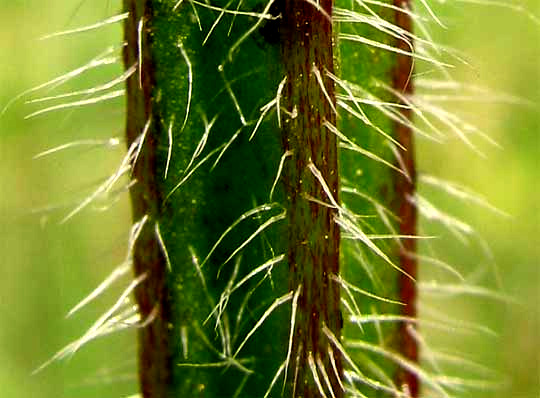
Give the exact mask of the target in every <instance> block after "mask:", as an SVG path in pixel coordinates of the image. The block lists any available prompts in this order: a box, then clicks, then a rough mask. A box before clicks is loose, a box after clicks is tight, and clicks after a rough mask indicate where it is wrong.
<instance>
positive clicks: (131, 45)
mask: <svg viewBox="0 0 540 398" xmlns="http://www.w3.org/2000/svg"><path fill="white" fill-rule="evenodd" d="M145 3H146V2H145V1H141V0H125V2H124V9H125V10H126V11H129V13H130V18H128V19H127V20H126V23H125V27H124V29H125V31H124V36H125V41H126V43H127V45H126V46H125V47H124V63H125V65H126V66H129V65H133V64H135V63H142V64H143V65H144V73H141V74H134V75H132V76H131V77H130V78H129V79H128V80H127V82H126V90H127V96H126V98H127V100H128V103H127V112H126V137H127V145H128V147H129V146H131V145H132V144H133V143H134V142H135V141H136V140H137V139H138V138H139V137H140V136H141V134H143V132H145V137H144V145H142V146H141V147H140V152H139V154H138V156H137V158H136V160H135V163H134V164H132V166H133V169H132V177H133V179H134V180H135V181H136V184H135V185H134V186H133V187H132V188H131V190H130V194H131V205H132V206H131V207H132V214H133V219H134V220H135V221H138V220H141V219H142V218H143V217H144V216H148V219H147V220H148V221H147V223H146V224H145V226H144V227H143V229H142V231H141V233H140V235H139V236H138V238H137V241H136V244H135V247H134V252H133V268H134V271H135V275H136V276H139V275H142V274H145V275H146V278H145V280H144V281H143V282H142V283H141V284H140V285H139V286H138V287H137V289H136V290H135V298H136V300H137V304H138V307H139V312H140V315H141V318H142V319H143V320H146V319H148V318H149V317H150V316H152V318H153V319H152V322H150V323H149V324H148V325H147V326H146V327H144V328H141V329H139V345H138V347H139V382H140V388H141V393H142V396H143V397H145V398H161V397H166V396H168V388H169V386H170V385H171V372H170V369H171V368H172V364H171V360H172V358H171V354H170V353H171V351H172V350H171V349H170V338H171V336H170V333H169V330H168V324H169V322H170V321H169V319H170V309H169V308H168V303H169V301H168V300H165V299H164V297H167V292H166V283H165V272H166V264H165V259H164V257H163V254H162V252H161V250H160V246H159V242H158V241H157V239H156V236H155V234H154V232H153V231H154V228H152V225H153V223H154V222H155V218H156V216H157V215H158V214H159V209H158V206H159V203H161V200H160V198H159V196H160V194H159V192H158V190H157V184H156V178H157V175H156V174H157V173H156V161H155V154H156V145H157V143H156V138H155V134H153V126H152V124H151V120H150V118H151V115H152V103H151V98H152V95H151V93H152V90H153V86H154V83H153V73H152V70H153V68H152V66H151V62H152V58H151V57H150V54H149V53H148V52H147V51H145V52H143V53H142V54H138V49H139V48H140V46H139V45H138V44H139V36H140V35H139V30H140V25H139V23H140V21H143V20H147V18H146V17H147V15H146V13H148V9H147V6H146V4H145ZM141 33H143V35H142V36H143V37H142V39H143V40H145V37H144V36H145V35H144V31H143V32H141ZM148 123H150V124H149V125H148ZM145 126H146V128H145Z"/></svg>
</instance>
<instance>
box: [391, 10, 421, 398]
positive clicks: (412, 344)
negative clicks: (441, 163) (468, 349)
mask: <svg viewBox="0 0 540 398" xmlns="http://www.w3.org/2000/svg"><path fill="white" fill-rule="evenodd" d="M394 5H396V6H398V7H401V8H403V9H409V8H410V0H395V1H394ZM395 24H396V25H397V26H399V27H400V28H402V29H404V30H406V31H408V32H411V31H412V20H411V18H410V16H409V15H408V14H406V13H404V12H399V11H398V12H396V19H395ZM396 46H397V47H399V48H400V49H402V50H404V51H407V52H411V51H412V48H411V42H405V41H403V40H401V41H398V43H397V44H396ZM412 72H413V58H412V57H411V56H407V55H398V56H397V63H396V67H395V69H394V73H393V85H394V89H395V90H396V91H398V92H399V93H401V94H403V95H405V96H410V95H411V94H412V93H413V83H412V80H411V77H412ZM401 112H402V114H403V116H405V117H406V118H407V119H408V120H411V117H412V112H411V110H410V109H407V108H403V109H402V111H401ZM395 128H396V134H397V137H398V140H399V142H400V143H401V145H403V147H404V148H405V151H403V152H401V158H402V162H401V163H402V167H404V168H405V171H406V173H407V175H408V177H409V178H404V177H403V176H401V175H397V177H396V178H397V180H396V193H397V195H398V198H399V199H398V200H399V219H400V225H399V233H400V234H402V235H411V236H412V235H416V218H417V214H416V207H415V205H414V203H413V201H412V198H413V196H414V194H415V190H416V168H415V160H414V140H413V135H412V130H411V129H410V128H409V127H407V126H405V125H404V124H401V123H397V124H396V127H395ZM415 253H416V240H415V239H405V240H404V242H403V243H402V245H401V246H400V253H399V260H400V266H401V269H402V270H403V271H404V272H405V273H407V274H409V275H411V276H412V277H413V278H416V275H417V263H416V257H415V256H414V254H415ZM399 295H400V300H401V302H403V303H405V305H404V306H403V310H402V312H403V315H405V316H407V317H411V318H415V317H416V316H417V314H416V283H415V281H413V280H412V279H411V278H409V277H407V276H405V275H403V274H400V276H399ZM408 325H409V324H408V323H402V325H401V328H400V342H399V344H400V352H401V353H402V355H403V356H404V357H405V358H407V359H408V360H410V361H412V362H416V361H418V345H417V342H416V340H415V338H414V336H413V335H411V332H410V331H409V329H408ZM397 382H398V385H400V386H403V385H407V390H408V392H409V394H410V396H411V397H413V398H416V397H418V393H419V387H420V385H419V381H418V377H417V376H416V375H415V374H414V373H412V372H409V371H406V370H401V371H400V372H399V373H398V375H397Z"/></svg>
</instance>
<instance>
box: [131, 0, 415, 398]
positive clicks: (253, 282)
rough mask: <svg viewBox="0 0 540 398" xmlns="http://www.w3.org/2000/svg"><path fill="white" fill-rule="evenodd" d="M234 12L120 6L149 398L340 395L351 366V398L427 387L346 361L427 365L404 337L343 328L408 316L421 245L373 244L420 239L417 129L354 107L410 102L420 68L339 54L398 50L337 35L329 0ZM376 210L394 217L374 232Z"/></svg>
mask: <svg viewBox="0 0 540 398" xmlns="http://www.w3.org/2000/svg"><path fill="white" fill-rule="evenodd" d="M340 3H341V0H340V1H338V4H337V5H339V6H342V7H349V6H350V4H349V3H348V2H346V1H343V3H344V4H340ZM345 3H346V4H345ZM231 4H232V3H226V2H224V1H223V2H215V3H214V2H213V3H212V5H209V4H207V3H196V2H177V1H173V0H167V1H158V0H124V10H125V11H127V12H129V13H130V16H129V18H128V20H127V21H126V24H125V41H126V43H127V44H126V46H125V51H124V61H125V65H126V67H130V66H132V65H138V73H137V74H134V75H133V76H131V77H130V78H129V79H128V82H127V107H128V112H127V138H128V148H130V152H129V153H131V154H132V156H131V158H130V159H131V164H132V166H133V172H132V177H133V179H134V180H135V181H136V184H135V185H134V187H133V188H132V190H131V200H132V206H133V218H134V220H135V221H139V222H140V221H141V220H145V223H144V224H142V230H141V233H140V235H139V237H138V238H137V241H136V242H135V245H134V256H133V261H134V270H135V274H136V276H139V275H145V276H146V279H145V280H144V281H143V282H142V283H141V284H140V285H139V286H138V288H137V290H136V299H137V302H138V305H139V308H140V313H141V316H142V319H143V320H148V325H146V326H145V327H144V328H141V329H140V331H139V347H140V348H139V362H140V366H139V369H140V371H139V377H140V383H141V390H142V393H143V396H144V397H145V398H155V397H184V396H186V397H218V396H227V397H263V396H277V395H280V394H284V396H288V397H305V398H312V397H321V396H325V395H328V396H332V397H334V398H339V397H342V396H344V395H345V390H344V388H343V386H344V385H345V381H346V377H345V373H344V368H345V367H347V368H348V369H349V373H350V374H351V372H352V373H354V372H356V373H355V374H357V376H358V377H359V378H362V377H364V378H365V379H364V380H363V382H362V383H356V382H352V384H351V385H350V386H349V388H352V389H353V390H354V389H357V390H358V391H359V392H360V391H364V389H365V390H366V393H367V391H370V392H369V394H372V390H370V389H371V388H372V384H370V383H369V382H368V383H366V380H368V379H366V377H369V378H371V379H372V378H373V377H374V376H373V374H379V375H383V376H381V378H382V379H383V380H384V382H385V383H386V384H388V385H390V387H388V388H387V391H393V390H396V391H397V388H395V389H392V387H391V385H393V384H394V383H395V384H397V385H398V386H399V387H400V386H401V385H402V384H403V383H405V384H408V385H409V387H408V388H409V390H410V391H411V392H413V391H417V384H414V383H415V380H414V376H413V375H411V374H406V375H405V376H403V375H402V373H399V372H398V370H397V366H396V365H395V363H390V362H391V361H386V362H385V361H379V358H376V357H375V356H374V357H373V358H371V357H370V356H369V355H367V356H366V354H364V353H360V352H356V351H355V350H351V351H350V352H348V354H347V358H345V350H348V348H347V346H346V344H347V343H348V342H354V341H355V340H362V341H367V342H369V343H370V344H379V345H382V346H385V347H389V348H391V349H394V350H396V351H401V352H402V353H403V355H405V356H406V357H407V358H408V359H411V360H416V356H417V351H416V345H414V341H413V340H411V339H409V338H407V337H403V336H405V332H406V330H405V326H403V328H401V327H398V326H396V325H397V324H395V323H394V324H391V325H390V326H388V327H386V326H385V327H379V325H378V326H377V327H376V328H375V329H372V328H369V329H368V328H367V327H365V328H362V327H359V325H358V323H355V322H354V321H350V319H352V318H355V316H356V317H359V316H361V315H362V314H402V313H404V314H406V315H414V314H415V310H414V305H413V304H412V301H411V300H413V299H414V284H412V283H411V276H412V275H414V273H415V269H414V268H415V264H414V262H413V261H412V260H410V259H411V256H410V255H408V254H410V253H409V252H410V251H414V241H413V240H412V239H405V241H404V243H403V244H401V243H400V240H399V239H398V238H397V237H393V238H392V239H390V240H386V242H384V243H381V244H379V243H377V245H378V246H377V247H375V246H374V244H373V243H372V242H371V241H370V240H369V238H367V241H366V240H363V241H362V239H364V238H363V236H364V235H365V234H366V233H368V234H381V233H383V232H384V231H386V233H388V229H389V228H390V232H392V231H394V229H395V231H399V232H395V233H397V234H401V235H406V234H407V235H408V234H414V232H415V229H414V228H415V213H414V209H413V208H412V206H411V205H410V201H408V200H407V195H412V194H413V192H414V162H413V157H412V143H411V137H410V131H409V130H408V129H406V128H403V127H402V126H401V125H399V124H396V123H395V122H393V121H392V120H391V119H389V118H388V117H387V116H386V115H384V112H381V110H380V109H379V108H377V107H375V108H373V109H369V110H366V111H365V113H364V116H362V115H360V116H359V114H360V113H362V112H364V110H363V108H364V107H363V106H362V109H360V107H359V106H358V103H357V100H358V99H359V98H360V97H362V96H364V95H366V94H365V93H363V92H362V91H361V89H359V88H358V87H363V88H365V89H367V90H369V91H370V94H369V95H374V96H377V97H378V98H379V99H380V101H386V102H388V101H390V100H391V99H392V98H391V97H392V96H391V95H390V94H389V93H388V91H386V90H385V89H383V88H382V85H381V83H380V82H386V83H385V84H388V85H389V86H393V88H394V89H397V90H399V91H404V92H408V91H407V90H409V89H410V87H411V86H410V85H408V86H407V84H406V83H407V82H408V76H409V71H410V69H411V64H410V59H409V58H408V57H402V58H398V57H396V56H395V54H393V53H390V52H387V51H384V50H382V49H380V48H376V49H373V48H372V47H370V46H367V45H358V43H355V42H353V41H354V40H353V41H351V40H348V39H347V36H346V35H347V34H348V35H349V38H350V37H352V38H353V39H354V38H355V37H359V38H363V37H368V38H370V39H371V40H378V41H380V42H382V43H385V44H387V45H391V46H393V45H395V43H394V41H395V40H394V39H393V38H392V37H389V36H388V35H385V34H384V33H383V32H382V31H381V30H377V29H376V28H373V27H371V28H370V27H366V26H360V27H358V26H357V25H358V24H352V23H349V22H339V23H338V22H335V21H334V19H333V18H334V15H333V3H332V1H330V0H323V1H321V2H316V3H315V2H307V1H302V2H300V1H295V0H276V1H275V2H274V3H267V4H263V5H262V6H261V4H258V3H257V2H256V1H254V0H248V1H244V2H243V3H242V4H239V5H238V9H237V10H236V9H235V8H234V7H232V6H231ZM388 4H393V3H392V2H391V1H388ZM235 10H236V11H235ZM238 10H251V11H250V13H251V14H249V15H247V16H246V15H240V14H238V13H237V11H238ZM379 11H380V14H381V15H382V16H383V17H384V18H385V19H386V20H388V21H391V22H396V21H397V23H398V24H403V27H404V28H410V25H406V24H405V23H406V22H407V21H400V20H398V19H399V18H400V16H402V15H403V14H401V13H396V12H395V11H393V10H391V9H389V8H381V9H380V10H379ZM409 22H410V21H409ZM400 26H402V25H400ZM334 29H336V30H335V31H334ZM400 45H401V44H400ZM405 71H407V73H406V74H405ZM405 75H406V76H407V80H404V76H405ZM357 86H358V87H357ZM405 87H408V88H407V89H406V88H405ZM353 91H354V93H353ZM347 96H348V97H347ZM345 97H347V98H345ZM351 100H352V101H351ZM340 107H341V108H340ZM355 107H356V110H354V109H353V108H355ZM342 109H343V111H342ZM351 109H353V111H352V112H351ZM338 110H339V112H338ZM402 115H403V116H405V117H406V118H409V117H410V114H409V111H406V110H403V111H402ZM359 119H360V120H362V122H361V121H360V120H359ZM381 132H382V133H383V134H381ZM389 137H390V138H389ZM391 140H394V141H396V142H400V143H401V145H402V146H403V147H404V148H405V149H406V151H398V153H400V154H401V158H402V159H404V160H405V165H406V170H407V171H406V172H405V173H404V174H408V175H409V177H412V178H408V179H407V178H404V177H403V176H401V175H399V173H398V172H397V171H396V170H399V168H400V167H401V165H400V164H399V162H398V161H397V159H396V155H395V153H396V150H397V144H396V143H391V142H390V141H391ZM359 148H360V149H359ZM362 148H363V149H362ZM359 152H360V153H361V155H359ZM366 152H367V153H368V154H367V156H364V155H366ZM374 159H375V160H374ZM377 159H378V160H377ZM389 165H390V167H389ZM402 173H403V172H402ZM366 198H369V199H368V200H366ZM381 209H386V210H381ZM374 210H376V211H377V212H380V211H382V212H383V213H384V212H385V211H388V212H389V213H393V214H394V215H396V216H397V217H396V219H391V220H389V221H388V220H386V218H385V217H390V218H392V216H391V215H390V216H388V215H387V216H381V215H380V214H379V217H378V218H376V219H367V221H363V219H362V217H363V216H364V215H369V214H371V213H373V211H374ZM385 214H386V213H385ZM398 218H401V221H400V222H398V221H397V219H398ZM139 225H141V224H139ZM340 230H341V232H340ZM364 230H365V231H367V232H366V233H364V232H363V231H364ZM366 236H367V235H366ZM366 245H367V248H366ZM381 251H384V253H387V255H386V254H384V255H382V256H381ZM397 267H401V268H402V271H401V273H399V272H397V271H396V269H395V268H397ZM402 274H409V275H408V276H407V277H403V276H401V275H402ZM351 286H353V287H351ZM351 289H352V290H351ZM363 291H372V292H374V294H375V295H377V296H381V297H387V298H390V299H393V300H399V299H400V300H403V301H404V304H406V305H405V306H404V308H406V309H405V310H404V312H402V309H401V307H400V306H398V305H396V304H395V303H392V302H388V300H387V301H381V300H379V299H373V298H366V296H365V295H364V293H362V292H363ZM358 292H361V293H358ZM390 301H391V300H390ZM351 309H352V310H351ZM342 313H343V314H344V316H345V319H344V318H343V316H342ZM344 321H345V323H344ZM343 325H344V326H343ZM407 335H408V333H407ZM342 337H343V341H342ZM344 345H345V346H344ZM346 361H348V362H350V361H353V364H352V365H351V363H347V364H346V363H345V362H346ZM351 366H352V368H351ZM360 369H363V370H365V369H367V370H368V374H369V376H364V375H363V373H361V370H360ZM395 374H397V375H398V376H396V378H395V379H394V380H392V377H389V376H386V375H395ZM385 377H386V378H389V379H390V380H386V379H385ZM278 380H281V381H280V382H277V381H278ZM365 385H368V387H365ZM413 393H414V392H413ZM414 394H415V393H414Z"/></svg>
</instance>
